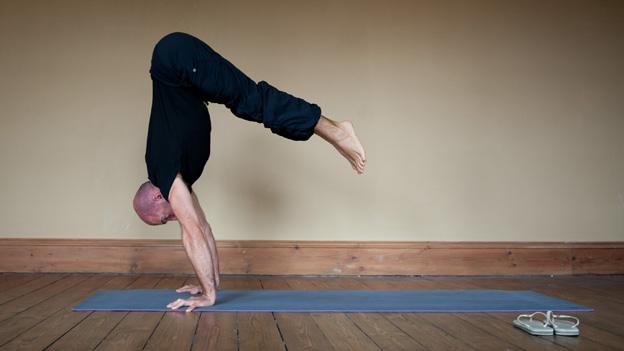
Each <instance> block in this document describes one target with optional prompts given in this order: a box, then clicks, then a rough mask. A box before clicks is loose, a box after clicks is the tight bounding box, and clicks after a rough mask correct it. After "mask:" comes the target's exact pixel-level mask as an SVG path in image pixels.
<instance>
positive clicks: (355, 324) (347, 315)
mask: <svg viewBox="0 0 624 351" xmlns="http://www.w3.org/2000/svg"><path fill="white" fill-rule="evenodd" d="M344 315H345V316H346V317H347V319H348V320H350V321H351V323H353V325H354V326H355V327H356V328H358V330H359V331H361V332H362V334H364V335H366V337H367V338H368V340H370V341H372V342H373V344H375V346H377V348H378V349H380V350H382V351H383V348H382V347H381V346H379V344H377V342H375V340H373V338H371V337H370V335H368V334H367V333H366V332H365V331H364V330H363V329H362V328H360V326H359V325H358V324H357V323H356V322H355V321H354V320H353V318H351V317H350V316H349V315H350V313H344Z"/></svg>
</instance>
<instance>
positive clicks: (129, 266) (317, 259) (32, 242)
mask: <svg viewBox="0 0 624 351" xmlns="http://www.w3.org/2000/svg"><path fill="white" fill-rule="evenodd" d="M217 247H218V251H219V262H220V268H221V272H222V273H224V274H270V275H282V274H285V275H288V274H292V275H521V274H555V275H566V274H622V273H624V242H603V243H592V242H580V243H563V242H545V243H542V242H378V241H367V242H346V241H277V240H276V241H236V240H223V241H218V242H217ZM0 272H101V273H103V272H115V273H193V269H192V266H191V265H190V262H189V260H188V258H187V256H186V252H185V251H184V247H183V246H182V243H181V241H180V240H74V239H0Z"/></svg>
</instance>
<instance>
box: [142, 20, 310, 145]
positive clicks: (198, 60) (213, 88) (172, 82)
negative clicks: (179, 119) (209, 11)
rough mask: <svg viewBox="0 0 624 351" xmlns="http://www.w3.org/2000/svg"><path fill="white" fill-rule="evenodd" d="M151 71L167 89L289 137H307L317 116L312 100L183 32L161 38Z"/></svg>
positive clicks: (303, 138)
mask: <svg viewBox="0 0 624 351" xmlns="http://www.w3.org/2000/svg"><path fill="white" fill-rule="evenodd" d="M150 74H151V77H152V79H156V80H158V81H159V82H161V83H163V84H166V85H168V86H170V87H172V88H175V87H179V88H183V90H184V91H192V92H193V96H194V98H195V99H199V100H201V101H203V102H206V103H208V102H216V103H220V104H224V105H225V106H226V107H227V108H228V109H230V111H232V113H233V114H234V115H236V116H237V117H240V118H243V119H246V120H249V121H254V122H258V123H262V124H263V125H264V126H265V127H266V128H270V129H271V131H272V132H273V133H274V134H278V135H280V136H283V137H285V138H288V139H291V140H307V139H309V138H310V137H311V136H312V134H313V133H314V126H316V124H317V122H318V120H319V118H320V115H321V109H320V107H319V106H318V105H316V104H312V103H308V102H306V101H305V100H303V99H301V98H298V97H295V96H293V95H290V94H288V93H286V92H283V91H281V90H279V89H277V88H275V87H273V86H271V85H270V84H269V83H267V82H265V81H260V82H259V83H257V84H256V82H254V81H253V80H252V79H250V78H249V77H248V76H246V75H245V74H244V73H243V72H241V71H240V70H239V69H238V68H236V67H235V66H234V65H233V64H232V63H230V62H229V61H228V60H226V59H225V58H223V57H222V56H221V55H220V54H218V53H217V52H215V51H214V50H213V49H212V48H211V47H210V46H208V44H206V43H204V42H203V41H201V40H199V39H198V38H196V37H194V36H192V35H190V34H186V33H180V32H174V33H170V34H167V35H166V36H164V37H163V38H162V39H160V41H159V42H158V43H157V44H156V46H155V47H154V51H153V54H152V62H151V68H150ZM165 98H166V96H165ZM189 98H190V97H189ZM181 113H183V111H181Z"/></svg>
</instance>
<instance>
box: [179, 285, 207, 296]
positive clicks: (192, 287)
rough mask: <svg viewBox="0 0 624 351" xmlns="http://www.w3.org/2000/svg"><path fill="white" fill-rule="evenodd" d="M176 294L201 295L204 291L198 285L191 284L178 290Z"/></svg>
mask: <svg viewBox="0 0 624 351" xmlns="http://www.w3.org/2000/svg"><path fill="white" fill-rule="evenodd" d="M176 292H179V293H183V292H188V293H191V295H196V294H201V292H202V289H201V287H199V286H197V285H193V284H189V285H185V286H183V287H181V288H178V289H176Z"/></svg>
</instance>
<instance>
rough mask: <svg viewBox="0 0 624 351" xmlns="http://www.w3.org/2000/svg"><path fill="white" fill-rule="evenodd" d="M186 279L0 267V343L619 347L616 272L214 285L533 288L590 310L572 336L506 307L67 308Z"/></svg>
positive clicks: (360, 350)
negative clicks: (106, 292)
mask: <svg viewBox="0 0 624 351" xmlns="http://www.w3.org/2000/svg"><path fill="white" fill-rule="evenodd" d="M193 282H195V280H194V278H192V277H188V276H171V275H169V276H166V275H111V274H106V275H103V274H12V273H10V274H0V350H63V351H65V350H115V351H120V350H144V349H145V350H241V351H245V350H271V351H272V350H288V351H294V350H323V351H328V350H357V351H366V350H618V349H619V350H624V276H579V277H569V276H568V277H554V278H551V277H495V278H492V277H489V278H488V277H471V278H463V277H426V278H422V277H412V278H405V277H401V278H389V277H383V278H382V277H362V278H326V277H321V278H306V277H264V276H254V277H249V276H244V277H243V276H238V277H237V276H223V278H222V283H221V284H222V288H224V289H233V288H236V289H383V290H386V289H387V290H393V289H458V288H461V289H473V288H496V289H514V290H528V289H530V290H535V291H539V292H542V293H546V294H549V295H552V296H556V297H561V298H564V299H569V300H572V301H574V302H577V303H580V304H584V305H587V306H590V307H593V308H594V309H595V310H596V312H594V313H582V314H578V315H579V316H580V317H581V325H580V329H581V336H580V337H577V338H574V337H534V336H529V335H528V334H525V333H524V332H522V331H519V330H517V329H515V328H513V327H512V325H511V320H512V319H513V318H514V316H515V315H514V314H486V313H482V314H452V313H451V314H427V313H208V312H207V313H189V314H185V313H156V312H131V313H127V312H72V311H71V306H72V305H74V304H75V303H77V302H78V301H80V300H82V299H83V298H85V297H87V296H88V295H90V294H92V293H93V292H94V291H95V290H97V289H130V288H176V287H179V286H181V285H182V284H185V283H193Z"/></svg>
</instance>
